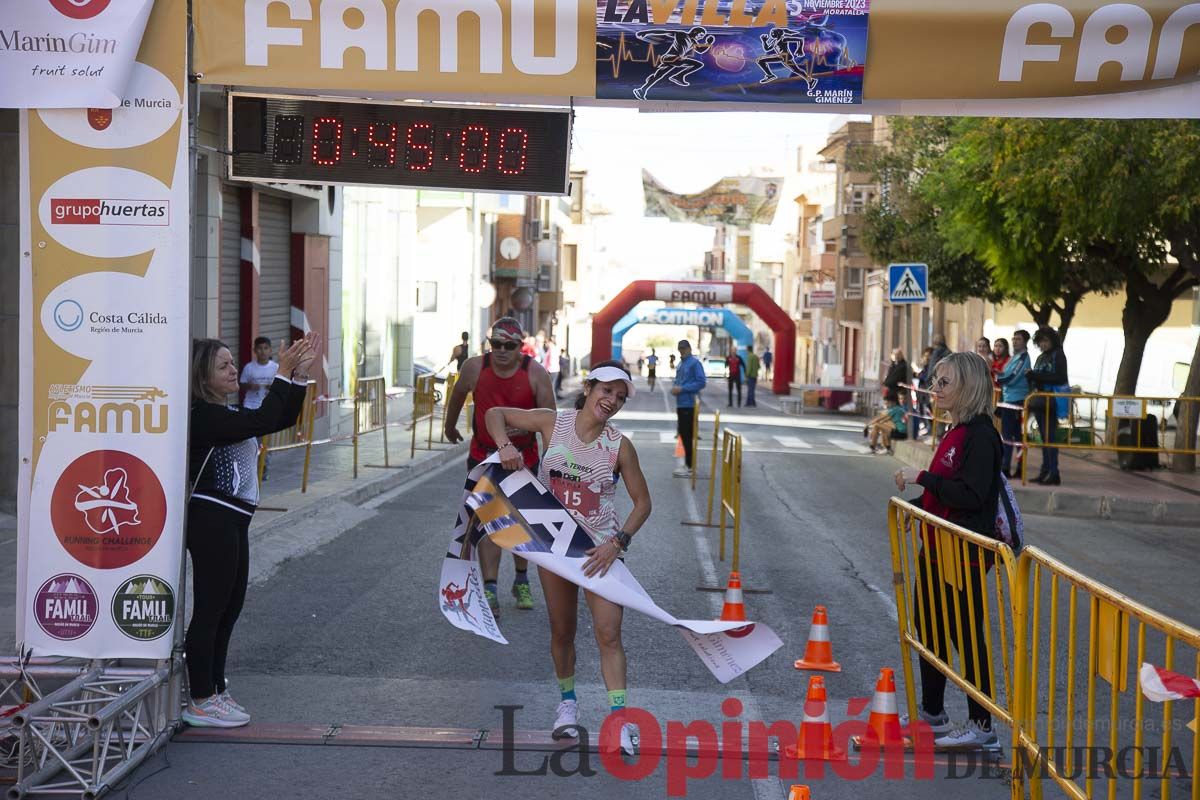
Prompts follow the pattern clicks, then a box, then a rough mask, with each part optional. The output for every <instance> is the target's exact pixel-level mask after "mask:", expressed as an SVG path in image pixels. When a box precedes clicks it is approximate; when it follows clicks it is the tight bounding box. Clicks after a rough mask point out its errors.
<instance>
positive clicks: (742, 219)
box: [642, 170, 783, 299]
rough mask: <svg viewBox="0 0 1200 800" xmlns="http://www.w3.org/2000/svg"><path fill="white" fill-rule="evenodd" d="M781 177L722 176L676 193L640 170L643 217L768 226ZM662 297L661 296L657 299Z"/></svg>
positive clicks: (743, 225) (704, 223)
mask: <svg viewBox="0 0 1200 800" xmlns="http://www.w3.org/2000/svg"><path fill="white" fill-rule="evenodd" d="M782 187H783V179H782V178H722V179H721V180H719V181H717V182H716V183H714V184H713V185H712V186H710V187H708V188H707V189H705V190H704V191H702V192H697V193H696V194H677V193H675V192H672V191H669V190H667V189H666V188H664V187H663V186H662V184H660V183H659V182H658V181H656V180H655V179H654V176H653V175H651V174H650V173H649V172H647V171H646V170H642V191H643V193H644V195H645V199H646V216H647V217H666V218H667V219H669V220H671V221H672V222H698V223H700V224H702V225H717V224H723V225H736V226H738V227H742V228H744V227H747V226H749V225H751V224H761V225H770V224H771V221H772V220H773V219H774V218H775V209H776V207H777V206H778V205H779V190H780V189H781V188H782ZM660 299H662V298H660Z"/></svg>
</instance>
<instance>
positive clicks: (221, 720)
mask: <svg viewBox="0 0 1200 800" xmlns="http://www.w3.org/2000/svg"><path fill="white" fill-rule="evenodd" d="M182 718H183V721H184V722H186V723H187V724H188V725H192V726H194V727H197V728H240V727H242V726H243V725H245V724H247V723H249V722H250V715H249V714H247V713H246V712H244V711H238V710H237V709H235V708H232V707H231V706H227V705H225V703H224V702H222V701H221V697H220V695H215V694H214V695H213V696H212V697H207V698H205V699H204V700H200V701H198V702H197V701H196V700H195V699H193V700H191V701H189V702H188V704H187V708H185V709H184V710H183V714H182Z"/></svg>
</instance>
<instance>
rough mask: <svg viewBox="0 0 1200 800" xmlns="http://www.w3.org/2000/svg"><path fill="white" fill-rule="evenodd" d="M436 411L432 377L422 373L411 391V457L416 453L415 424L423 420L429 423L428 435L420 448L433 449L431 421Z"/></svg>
mask: <svg viewBox="0 0 1200 800" xmlns="http://www.w3.org/2000/svg"><path fill="white" fill-rule="evenodd" d="M435 411H436V401H435V399H434V377H433V376H432V375H422V376H421V377H419V378H417V383H416V390H415V391H414V392H413V412H412V424H411V426H410V428H409V430H411V431H412V453H411V455H412V457H414V458H415V457H416V455H417V426H418V425H419V424H420V423H422V422H425V421H428V423H429V436H428V437H427V439H426V443H425V447H423V448H421V449H422V450H432V449H433V422H434V417H435V416H436V414H435Z"/></svg>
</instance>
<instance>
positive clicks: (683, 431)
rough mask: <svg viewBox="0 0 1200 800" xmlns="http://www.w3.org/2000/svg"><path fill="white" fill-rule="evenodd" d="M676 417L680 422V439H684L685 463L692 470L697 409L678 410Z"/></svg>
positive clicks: (678, 429)
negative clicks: (693, 434)
mask: <svg viewBox="0 0 1200 800" xmlns="http://www.w3.org/2000/svg"><path fill="white" fill-rule="evenodd" d="M675 417H676V418H677V419H678V420H679V426H678V427H677V428H676V430H677V431H678V432H679V438H681V439H683V463H684V464H686V465H687V468H688V469H691V468H692V426H693V425H694V424H695V419H696V408H695V406H693V407H692V408H676V409H675Z"/></svg>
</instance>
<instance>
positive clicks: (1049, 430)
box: [1025, 328, 1067, 486]
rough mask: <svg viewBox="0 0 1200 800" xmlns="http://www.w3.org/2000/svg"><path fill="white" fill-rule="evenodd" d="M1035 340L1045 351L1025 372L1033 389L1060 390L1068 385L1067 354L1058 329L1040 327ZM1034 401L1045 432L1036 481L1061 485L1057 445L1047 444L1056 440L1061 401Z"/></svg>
mask: <svg viewBox="0 0 1200 800" xmlns="http://www.w3.org/2000/svg"><path fill="white" fill-rule="evenodd" d="M1033 343H1034V344H1035V345H1036V346H1037V347H1038V349H1040V350H1041V351H1042V354H1041V355H1039V356H1038V357H1037V361H1036V362H1034V364H1033V369H1032V370H1030V371H1029V372H1026V373H1025V377H1026V378H1028V379H1029V384H1030V387H1031V389H1032V391H1035V392H1054V391H1055V390H1059V391H1061V390H1062V389H1063V387H1065V386H1067V356H1066V354H1065V353H1063V349H1062V341H1061V340H1060V339H1059V338H1058V331H1056V330H1054V328H1038V329H1037V332H1036V333H1034V334H1033ZM1035 400H1036V404H1031V405H1030V406H1029V411H1030V413H1032V414H1033V418H1034V419H1035V420H1037V426H1038V430H1039V431H1041V434H1042V468H1041V470H1040V471H1039V472H1038V476H1037V477H1036V478H1034V479H1033V482H1034V483H1042V484H1047V485H1050V486H1058V485H1059V484H1061V483H1062V478H1061V477H1060V476H1059V474H1058V448H1057V447H1049V446H1048V445H1050V444H1053V443H1054V442H1055V440H1056V437H1057V435H1058V401H1057V400H1056V399H1054V398H1053V397H1039V398H1035Z"/></svg>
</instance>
